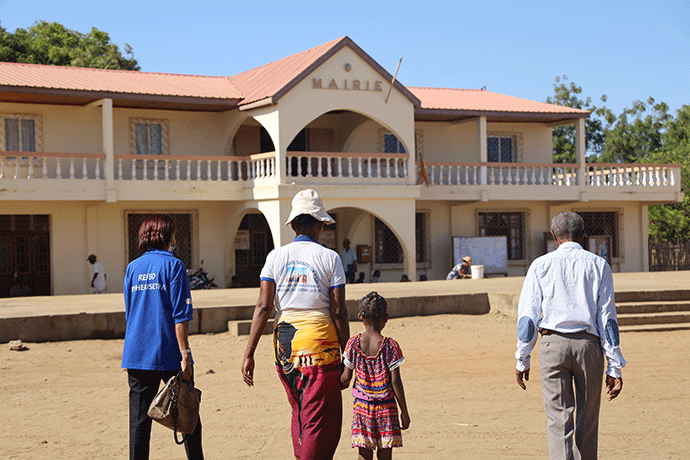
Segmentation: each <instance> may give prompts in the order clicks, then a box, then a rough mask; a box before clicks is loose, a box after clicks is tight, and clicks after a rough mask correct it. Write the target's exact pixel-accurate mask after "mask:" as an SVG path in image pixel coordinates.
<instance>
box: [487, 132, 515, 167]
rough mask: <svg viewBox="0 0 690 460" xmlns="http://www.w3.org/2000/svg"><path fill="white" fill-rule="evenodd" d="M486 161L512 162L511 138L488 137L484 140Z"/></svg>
mask: <svg viewBox="0 0 690 460" xmlns="http://www.w3.org/2000/svg"><path fill="white" fill-rule="evenodd" d="M486 149H487V153H488V159H489V161H490V162H494V163H511V162H512V161H513V138H512V137H507V136H489V137H487V138H486Z"/></svg>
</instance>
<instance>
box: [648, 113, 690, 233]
mask: <svg viewBox="0 0 690 460" xmlns="http://www.w3.org/2000/svg"><path fill="white" fill-rule="evenodd" d="M650 161H651V162H652V163H662V164H663V163H667V164H668V163H670V164H680V165H682V167H681V190H682V191H683V192H685V198H684V199H683V202H682V203H670V204H661V205H653V206H650V207H649V236H650V237H651V239H652V241H670V242H673V243H677V242H680V241H687V240H690V105H684V106H683V107H682V108H680V109H679V110H678V111H677V112H676V117H675V118H673V117H672V116H668V118H667V119H666V123H665V124H664V129H663V131H662V133H661V147H660V148H659V149H658V150H657V151H655V152H652V154H651V157H650Z"/></svg>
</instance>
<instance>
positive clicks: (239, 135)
mask: <svg viewBox="0 0 690 460" xmlns="http://www.w3.org/2000/svg"><path fill="white" fill-rule="evenodd" d="M275 149H276V148H275V145H274V144H273V139H271V135H270V134H269V133H268V131H267V130H266V128H264V127H263V125H262V124H261V123H259V122H258V121H256V119H254V118H251V117H250V118H247V119H246V120H245V121H244V122H243V123H242V124H241V125H240V127H239V128H237V132H235V137H234V138H233V140H232V152H233V153H234V155H235V156H249V155H254V154H255V153H266V152H274V151H275Z"/></svg>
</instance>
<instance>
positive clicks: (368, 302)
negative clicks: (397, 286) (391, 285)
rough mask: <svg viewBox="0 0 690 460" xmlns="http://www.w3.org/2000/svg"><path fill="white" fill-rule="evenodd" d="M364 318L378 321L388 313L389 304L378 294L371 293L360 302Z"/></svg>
mask: <svg viewBox="0 0 690 460" xmlns="http://www.w3.org/2000/svg"><path fill="white" fill-rule="evenodd" d="M359 313H360V314H361V315H362V318H364V319H368V320H373V321H376V320H378V319H381V318H383V317H384V316H385V315H386V314H387V313H388V303H387V302H386V299H384V298H383V297H381V296H380V295H379V293H378V292H370V293H369V294H367V295H365V296H364V297H362V300H360V301H359Z"/></svg>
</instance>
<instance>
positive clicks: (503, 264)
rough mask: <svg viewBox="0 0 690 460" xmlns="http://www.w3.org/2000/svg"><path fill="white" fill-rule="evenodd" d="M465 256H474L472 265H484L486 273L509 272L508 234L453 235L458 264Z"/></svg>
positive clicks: (454, 252)
mask: <svg viewBox="0 0 690 460" xmlns="http://www.w3.org/2000/svg"><path fill="white" fill-rule="evenodd" d="M465 256H470V257H472V265H484V273H485V274H507V273H508V238H507V237H506V236H457V237H453V260H454V261H455V263H456V264H458V263H460V259H462V258H463V257H465Z"/></svg>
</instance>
